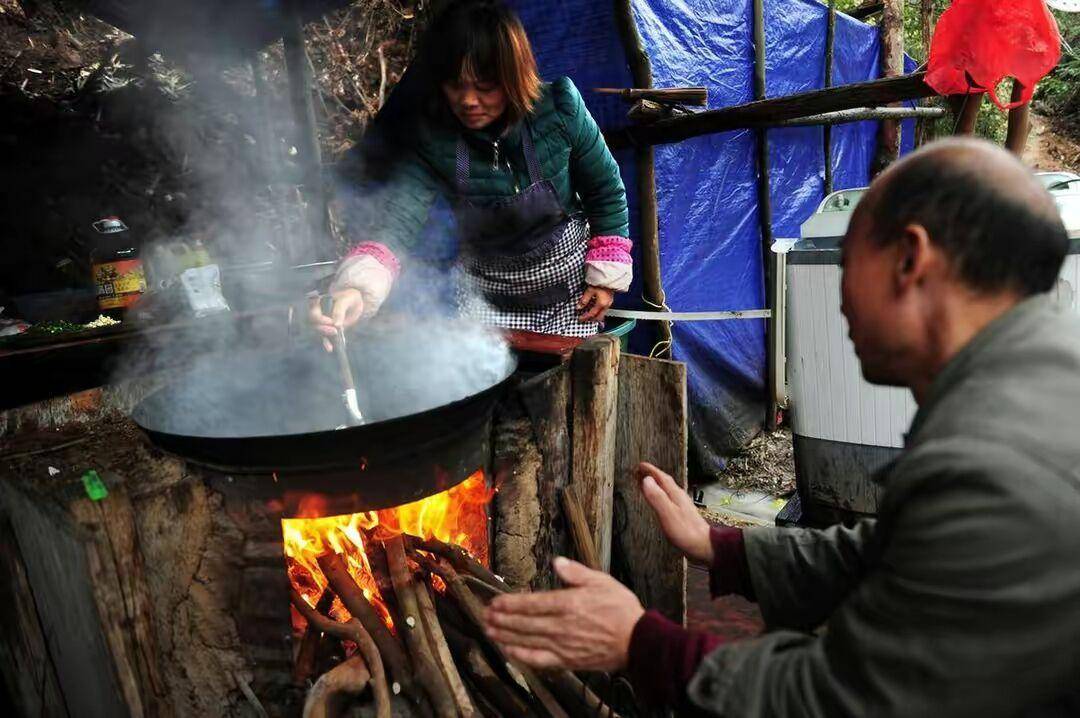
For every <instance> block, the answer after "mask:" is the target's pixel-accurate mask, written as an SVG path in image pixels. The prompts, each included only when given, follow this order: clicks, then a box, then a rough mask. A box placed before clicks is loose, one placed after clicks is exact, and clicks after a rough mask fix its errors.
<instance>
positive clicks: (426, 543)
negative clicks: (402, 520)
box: [405, 536, 511, 591]
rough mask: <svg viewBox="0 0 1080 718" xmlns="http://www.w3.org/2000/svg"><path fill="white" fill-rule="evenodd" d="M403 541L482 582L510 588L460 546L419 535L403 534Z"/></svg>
mask: <svg viewBox="0 0 1080 718" xmlns="http://www.w3.org/2000/svg"><path fill="white" fill-rule="evenodd" d="M405 542H406V544H407V545H408V547H409V549H410V550H412V551H416V550H420V551H427V552H428V553H431V554H435V555H436V556H441V557H442V558H445V559H446V560H447V561H449V562H450V565H451V566H453V567H454V568H455V569H457V571H459V572H464V573H467V574H469V575H471V576H473V577H475V578H476V579H478V580H480V581H483V582H484V583H486V584H488V585H490V586H493V587H496V588H498V589H501V590H502V591H509V590H511V589H510V587H509V586H507V585H506V582H505V581H503V580H502V579H501V578H499V577H498V576H496V575H495V574H494V573H493V572H492V571H491V570H490V569H488V567H487V566H485V565H484V564H482V563H480V562H479V561H477V560H476V559H475V558H473V557H472V556H471V555H469V552H468V551H466V550H465V549H463V548H461V547H460V546H454V545H452V544H448V543H446V542H445V541H440V540H439V539H437V538H427V539H424V538H420V537H419V536H405Z"/></svg>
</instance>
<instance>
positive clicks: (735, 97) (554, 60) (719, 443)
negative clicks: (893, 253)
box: [513, 0, 914, 470]
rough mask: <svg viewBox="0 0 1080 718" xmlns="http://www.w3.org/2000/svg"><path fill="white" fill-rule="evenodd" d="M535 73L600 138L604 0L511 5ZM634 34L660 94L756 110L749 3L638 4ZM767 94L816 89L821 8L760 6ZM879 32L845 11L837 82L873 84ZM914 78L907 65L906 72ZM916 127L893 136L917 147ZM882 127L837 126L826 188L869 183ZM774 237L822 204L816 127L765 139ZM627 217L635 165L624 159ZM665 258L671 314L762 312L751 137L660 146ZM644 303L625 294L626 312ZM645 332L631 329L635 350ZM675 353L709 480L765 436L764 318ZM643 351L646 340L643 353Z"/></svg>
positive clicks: (611, 36)
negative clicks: (684, 90) (673, 92)
mask: <svg viewBox="0 0 1080 718" xmlns="http://www.w3.org/2000/svg"><path fill="white" fill-rule="evenodd" d="M513 5H514V6H515V9H516V10H517V11H518V12H519V14H520V15H521V17H522V20H523V22H524V23H525V26H526V28H527V30H528V32H529V35H530V37H531V39H532V42H533V45H534V50H535V52H536V55H537V59H538V61H539V63H540V68H541V72H542V74H543V75H544V76H545V77H547V78H549V79H552V78H555V77H558V76H559V75H569V76H570V77H571V78H573V80H574V81H575V82H576V83H577V85H578V86H579V87H580V88H581V89H582V94H583V95H584V97H585V99H586V102H587V103H588V105H589V107H590V110H591V111H592V112H593V114H594V115H595V116H596V118H597V121H598V122H599V123H600V125H601V127H605V128H609V127H618V126H621V125H625V124H626V117H625V113H626V109H627V108H626V106H625V105H624V104H623V103H622V102H621V101H618V100H613V99H612V98H610V97H604V96H600V95H597V94H595V93H591V92H590V91H589V90H590V89H591V88H594V87H629V86H631V80H630V75H629V71H628V70H627V69H626V63H625V55H624V53H623V49H622V45H621V43H620V40H619V37H618V33H617V29H616V25H615V21H614V18H613V9H612V6H613V3H611V2H596V0H543V1H542V2H537V1H536V0H517V1H516V2H514V3H513ZM633 7H634V11H635V15H636V22H637V26H638V30H639V32H640V33H641V35H642V39H643V42H644V44H645V49H646V52H647V53H648V55H649V58H650V60H651V62H652V70H653V82H654V84H655V86H657V87H665V86H681V85H701V86H705V87H707V88H708V89H709V107H710V108H720V107H726V106H729V105H735V104H740V103H744V102H749V101H751V100H752V99H753V67H754V56H753V43H752V37H751V27H752V10H751V2H750V0H634V3H633ZM765 12H766V30H765V34H766V57H767V95H768V96H770V97H776V96H780V95H788V94H792V93H797V92H805V91H808V90H813V89H818V88H821V87H823V86H824V74H825V73H824V65H825V32H826V22H827V15H828V10H827V8H826V7H825V6H824V5H822V4H821V3H820V2H817V1H816V0H766V3H765ZM879 58H880V48H879V38H878V32H877V29H876V28H872V27H870V26H867V25H865V24H863V23H861V22H858V21H855V20H852V19H851V18H849V17H847V16H846V15H842V14H841V15H839V16H838V22H837V27H836V43H835V57H834V63H833V82H834V84H837V85H839V84H847V83H852V82H861V81H865V80H871V79H874V78H876V77H878V76H879V67H880V60H879ZM909 69H910V67H909ZM913 125H914V123H913V122H907V123H905V124H904V128H903V134H902V137H903V143H904V148H905V149H908V148H910V146H911V144H912V138H913V135H914V132H913ZM876 137H877V124H876V123H873V122H863V123H857V124H848V125H840V126H837V127H836V128H834V130H833V133H832V138H833V139H832V142H833V166H834V174H833V177H834V185H835V188H836V189H844V188H848V187H859V186H864V185H865V184H867V182H868V181H869V170H870V164H871V160H872V158H873V155H874V151H875V148H876ZM769 140H770V148H771V150H770V158H769V159H770V166H771V174H772V189H771V191H772V205H773V222H772V224H773V234H774V236H775V237H797V236H798V232H799V226H800V224H801V223H802V222H803V221H804V220H805V219H806V218H807V217H808V216H809V215H810V214H811V213H812V212H813V211H814V209H815V208H816V207H817V205H818V204H819V203H820V202H821V200H822V198H823V196H824V142H823V130H822V129H821V128H820V127H818V128H790V129H776V130H770V132H769ZM618 159H619V162H620V165H621V167H622V169H623V179H624V180H625V182H626V185H627V189H628V192H629V195H630V202H631V217H632V218H633V217H636V211H635V206H636V191H635V186H634V184H635V178H634V166H633V158H632V156H631V154H629V153H627V154H625V155H624V156H620V157H619V158H618ZM656 181H657V190H658V205H659V219H660V262H661V274H662V277H663V283H664V289H665V291H666V293H667V300H668V305H669V306H670V307H672V308H673V309H676V310H678V311H701V310H726V309H757V308H762V307H764V305H765V295H764V294H765V293H764V278H763V271H762V257H761V239H760V237H761V234H760V231H759V220H758V202H757V189H756V181H757V171H756V164H755V143H754V135H753V132H751V131H736V132H728V133H723V134H717V135H710V136H705V137H699V138H695V139H691V140H688V141H685V142H681V143H678V144H673V145H663V146H660V147H657V149H656ZM623 303H624V304H625V305H632V306H640V304H641V301H640V287H639V286H638V285H635V287H633V288H632V291H631V292H630V293H629V294H628V295H627V297H626V298H625V299H624V302H623ZM650 336H651V332H639V333H638V335H637V338H636V342H635V344H636V348H637V349H638V350H641V349H645V350H646V351H647V350H648V348H649V345H648V343H647V341H648V338H649V337H650ZM674 336H675V346H674V357H675V358H676V359H678V360H680V361H684V362H686V363H687V366H688V378H689V391H690V409H691V437H692V440H693V442H694V446H695V448H696V449H697V450H698V455H699V458H700V459H701V460H702V462H703V464H704V467H705V468H706V469H707V470H716V469H719V468H720V467H721V465H722V458H721V457H722V456H723V455H724V454H726V453H730V452H731V451H732V450H734V449H737V448H739V447H741V446H742V445H744V444H745V443H746V442H747V441H748V440H749V439H751V438H753V436H754V435H755V434H756V433H757V432H758V431H759V429H760V427H761V424H762V421H763V418H764V413H765V360H766V354H765V324H764V321H761V320H755V321H726V322H708V323H682V324H677V325H675V327H674ZM643 341H644V342H646V343H644V344H642V342H643Z"/></svg>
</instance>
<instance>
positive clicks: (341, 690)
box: [303, 653, 371, 718]
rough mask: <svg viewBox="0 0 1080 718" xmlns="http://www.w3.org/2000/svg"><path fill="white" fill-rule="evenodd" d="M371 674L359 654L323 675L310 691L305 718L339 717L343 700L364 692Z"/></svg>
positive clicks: (305, 703)
mask: <svg viewBox="0 0 1080 718" xmlns="http://www.w3.org/2000/svg"><path fill="white" fill-rule="evenodd" d="M370 680H371V673H370V672H369V671H368V667H367V664H366V663H364V659H363V658H362V657H361V656H360V654H359V653H355V654H353V655H352V656H350V657H349V658H347V659H345V661H343V662H342V663H340V664H338V665H337V666H335V667H334V668H332V669H330V670H329V671H327V672H326V673H324V674H323V675H322V677H321V678H319V680H317V681H315V685H313V686H312V687H311V690H310V691H308V695H307V700H305V701H304V714H303V717H304V718H330V716H336V715H339V710H340V705H339V703H340V702H341V699H342V698H343V697H348V696H356V695H359V694H361V693H363V692H364V689H365V688H367V685H368V682H369V681H370Z"/></svg>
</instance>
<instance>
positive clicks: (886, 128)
mask: <svg viewBox="0 0 1080 718" xmlns="http://www.w3.org/2000/svg"><path fill="white" fill-rule="evenodd" d="M884 5H885V14H884V15H883V16H882V19H881V76H882V77H899V76H900V75H903V74H904V0H885V3H884ZM899 158H900V122H899V121H897V120H882V121H881V122H880V123H879V125H878V151H877V157H876V158H875V160H874V167H873V170H872V172H871V174H872V175H877V174H879V173H881V172H882V171H883V170H884V169H885V168H886V167H888V166H889V165H890V164H892V163H893V162H895V161H896V160H898V159H899Z"/></svg>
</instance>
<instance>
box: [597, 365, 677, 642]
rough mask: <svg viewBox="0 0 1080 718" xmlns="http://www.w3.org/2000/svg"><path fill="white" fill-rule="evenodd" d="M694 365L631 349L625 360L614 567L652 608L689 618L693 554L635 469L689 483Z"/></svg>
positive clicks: (621, 372)
mask: <svg viewBox="0 0 1080 718" xmlns="http://www.w3.org/2000/svg"><path fill="white" fill-rule="evenodd" d="M686 447H687V413H686V365H685V364H681V363H678V362H670V361H663V360H659V359H649V358H647V357H641V356H635V355H631V354H624V355H623V356H622V358H621V360H620V363H619V420H618V436H617V442H616V457H617V462H616V470H615V523H616V530H615V539H614V546H613V547H612V568H613V573H614V574H615V576H616V578H618V579H619V580H621V581H623V583H625V584H626V585H627V586H629V587H630V588H631V589H632V590H633V591H634V593H635V594H637V596H638V598H639V599H641V602H642V604H643V605H644V606H646V607H647V608H654V609H656V610H658V611H660V612H661V613H663V614H664V615H665V616H667V617H668V618H670V619H671V620H673V621H676V622H679V623H684V622H685V619H686V559H684V558H683V557H682V555H681V554H680V553H679V551H677V550H676V549H675V548H674V547H673V546H672V545H671V544H670V543H668V541H667V539H666V538H665V537H664V533H663V531H662V530H661V529H660V523H659V522H658V521H657V520H656V516H655V514H653V512H652V509H651V508H650V507H649V505H648V503H647V502H646V501H645V497H644V496H643V495H642V493H641V488H640V486H638V482H637V480H636V478H635V477H634V468H635V467H636V466H637V465H638V463H640V462H642V461H648V462H650V463H652V464H654V465H656V466H657V467H659V468H660V469H662V470H664V471H667V472H669V473H670V474H671V475H672V477H673V478H674V479H675V481H676V483H678V484H679V486H682V487H683V488H685V487H686V482H687V449H686Z"/></svg>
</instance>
